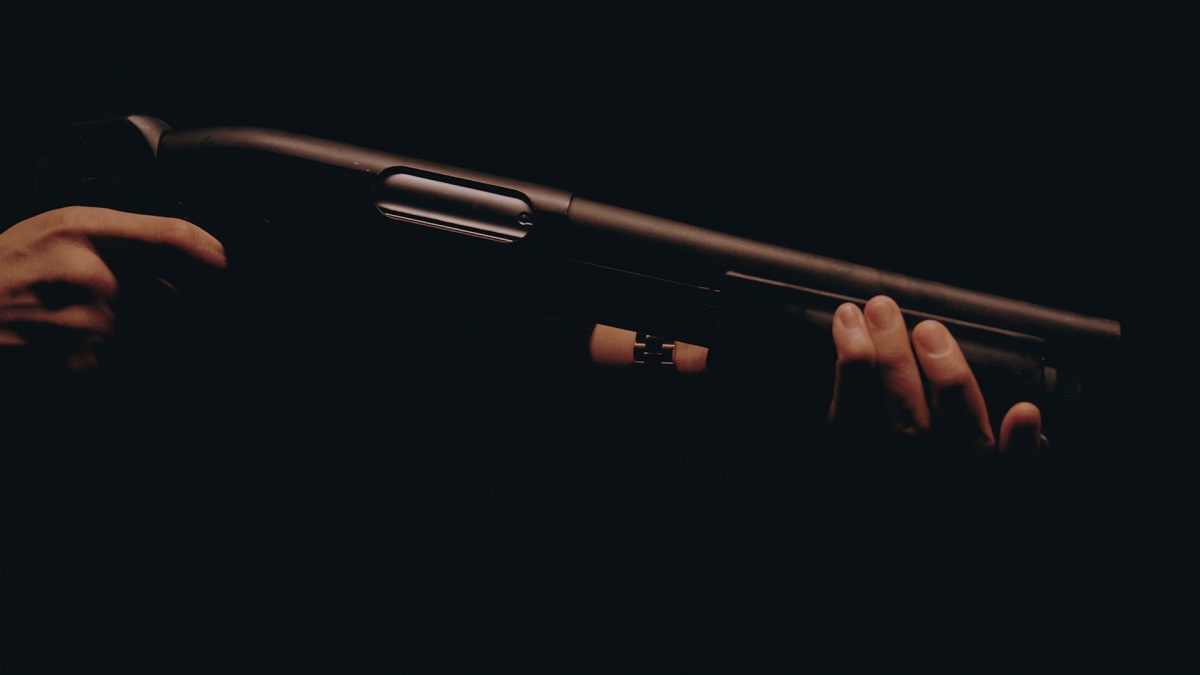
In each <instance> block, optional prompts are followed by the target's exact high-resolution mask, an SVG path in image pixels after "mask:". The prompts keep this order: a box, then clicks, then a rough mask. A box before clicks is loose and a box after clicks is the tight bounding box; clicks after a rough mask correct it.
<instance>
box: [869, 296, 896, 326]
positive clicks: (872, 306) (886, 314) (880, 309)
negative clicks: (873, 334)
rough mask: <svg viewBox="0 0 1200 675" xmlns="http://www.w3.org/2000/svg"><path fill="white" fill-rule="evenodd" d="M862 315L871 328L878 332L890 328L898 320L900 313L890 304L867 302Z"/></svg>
mask: <svg viewBox="0 0 1200 675" xmlns="http://www.w3.org/2000/svg"><path fill="white" fill-rule="evenodd" d="M864 314H866V316H867V321H868V322H869V323H870V324H871V326H873V327H874V328H877V329H879V330H887V329H889V328H891V327H892V326H893V325H895V323H896V321H897V320H898V319H899V318H900V312H899V311H898V310H897V308H896V306H895V305H893V304H892V303H890V302H868V303H867V309H866V311H865V312H864Z"/></svg>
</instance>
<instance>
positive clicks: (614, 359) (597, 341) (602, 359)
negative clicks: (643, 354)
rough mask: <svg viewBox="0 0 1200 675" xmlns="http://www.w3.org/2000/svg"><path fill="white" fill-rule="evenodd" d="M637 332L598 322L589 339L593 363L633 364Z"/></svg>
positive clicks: (603, 364)
mask: <svg viewBox="0 0 1200 675" xmlns="http://www.w3.org/2000/svg"><path fill="white" fill-rule="evenodd" d="M636 337H637V334H636V333H635V332H633V331H631V330H625V329H624V328H617V327H615V326H606V325H604V324H600V323H598V324H596V325H595V326H594V327H593V328H592V336H591V338H590V339H589V341H588V354H589V355H590V356H591V357H592V363H595V364H596V365H600V366H628V365H632V364H633V342H634V339H635V338H636Z"/></svg>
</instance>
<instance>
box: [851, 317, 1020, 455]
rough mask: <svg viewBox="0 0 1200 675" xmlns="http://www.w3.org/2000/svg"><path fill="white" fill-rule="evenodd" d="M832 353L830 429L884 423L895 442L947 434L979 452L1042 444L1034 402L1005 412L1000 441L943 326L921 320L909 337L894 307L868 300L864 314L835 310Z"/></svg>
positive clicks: (972, 378)
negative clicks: (834, 362)
mask: <svg viewBox="0 0 1200 675" xmlns="http://www.w3.org/2000/svg"><path fill="white" fill-rule="evenodd" d="M833 341H834V345H835V347H836V348H837V366H836V369H835V373H836V374H835V378H834V393H833V400H832V402H831V403H830V406H829V423H830V425H833V426H836V425H839V424H854V423H857V422H858V421H862V420H870V419H882V420H884V421H885V423H886V424H887V425H888V426H889V427H890V429H891V431H892V432H894V433H895V434H897V435H899V436H907V437H912V438H924V437H927V436H929V435H930V433H931V432H933V431H934V430H935V429H936V430H939V431H941V430H944V429H947V428H948V429H952V430H954V433H956V434H960V435H961V439H956V440H962V441H964V442H966V443H968V444H969V445H971V446H973V448H974V450H975V451H976V452H978V453H988V452H991V451H992V450H994V449H998V450H999V451H1000V452H1002V453H1007V452H1014V453H1021V452H1033V451H1036V450H1037V449H1038V448H1039V446H1040V444H1041V425H1042V417H1041V411H1040V410H1039V409H1038V407H1037V406H1035V405H1034V404H1032V403H1029V402H1027V401H1025V402H1020V403H1017V404H1015V405H1013V406H1012V407H1011V408H1009V410H1008V412H1007V413H1006V414H1005V416H1004V419H1003V420H1002V421H1001V423H1000V428H999V440H998V442H997V439H996V436H995V434H994V433H993V430H992V425H991V423H990V421H989V419H988V412H987V408H986V406H985V402H984V399H983V395H982V394H981V393H980V390H979V383H978V382H977V381H976V379H975V375H974V374H973V373H972V372H971V368H970V366H969V365H968V364H967V361H966V358H965V357H964V356H963V353H962V350H961V349H960V348H959V345H958V342H957V341H956V340H955V339H954V337H953V336H952V335H951V334H950V331H949V330H948V329H947V328H946V326H945V325H944V324H942V323H941V322H938V321H934V320H925V321H922V322H920V323H918V324H917V325H916V326H914V327H913V329H912V332H911V338H910V334H909V331H908V328H907V326H906V324H905V321H904V316H903V315H902V314H901V312H900V308H899V307H898V306H897V305H896V302H895V301H894V300H892V299H891V298H889V297H887V296H876V297H874V298H871V299H870V300H869V301H868V302H867V303H866V306H865V308H864V309H861V310H860V309H859V308H858V306H857V305H855V304H853V303H845V304H843V305H841V306H840V307H839V308H838V310H837V312H836V313H835V315H834V320H833Z"/></svg>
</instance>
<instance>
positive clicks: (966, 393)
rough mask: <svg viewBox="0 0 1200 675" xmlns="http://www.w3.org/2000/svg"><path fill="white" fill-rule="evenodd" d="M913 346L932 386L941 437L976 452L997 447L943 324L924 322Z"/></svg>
mask: <svg viewBox="0 0 1200 675" xmlns="http://www.w3.org/2000/svg"><path fill="white" fill-rule="evenodd" d="M912 340H913V346H914V347H915V349H916V353H917V358H919V359H920V362H921V369H922V370H923V371H924V372H925V377H926V379H927V380H928V382H929V399H930V402H931V405H932V407H933V418H934V420H933V423H934V425H935V427H936V428H937V430H938V433H939V435H942V436H945V437H949V438H951V439H953V440H954V441H955V442H957V441H958V440H959V439H960V438H961V439H962V441H963V442H965V443H967V444H968V445H969V446H970V447H971V448H972V449H973V450H975V451H976V452H980V453H983V452H989V451H990V450H991V449H992V448H993V446H994V445H995V438H994V436H993V435H992V426H991V423H990V422H989V420H988V413H987V406H986V405H985V402H984V399H983V393H982V392H981V391H980V390H979V382H978V381H976V379H975V374H974V373H973V372H971V367H970V365H968V364H967V359H966V357H964V356H963V353H962V349H961V348H959V346H958V341H957V340H955V339H954V337H953V336H952V335H950V331H949V330H948V329H947V328H946V326H945V325H943V324H942V323H941V322H940V321H934V320H932V319H929V320H925V321H922V322H921V323H919V324H917V325H916V326H915V327H914V328H913V332H912Z"/></svg>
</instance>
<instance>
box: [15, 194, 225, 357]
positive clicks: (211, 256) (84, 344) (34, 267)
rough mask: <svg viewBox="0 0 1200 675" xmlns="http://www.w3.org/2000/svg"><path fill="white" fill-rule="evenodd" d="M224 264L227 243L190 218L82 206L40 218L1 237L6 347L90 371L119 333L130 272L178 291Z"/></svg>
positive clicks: (18, 225) (51, 212) (64, 209)
mask: <svg viewBox="0 0 1200 675" xmlns="http://www.w3.org/2000/svg"><path fill="white" fill-rule="evenodd" d="M225 265H226V260H225V250H224V247H223V246H222V244H221V242H219V241H218V240H217V239H215V238H214V237H213V236H212V235H210V234H208V233H207V232H205V231H204V230H203V229H201V228H199V227H197V226H196V225H193V224H192V223H189V222H187V221H184V220H179V219H175V218H164V217H159V216H148V215H141V214H134V213H126V212H122V211H114V210H111V209H103V208H94V207H80V206H73V207H66V208H61V209H56V210H53V211H47V212H45V213H41V214H39V215H37V216H34V217H32V218H29V219H27V220H24V221H22V222H20V223H17V224H16V225H13V226H12V227H11V228H9V229H8V230H6V231H4V232H0V348H5V349H8V348H30V349H34V350H37V351H38V352H39V353H42V354H49V355H51V356H52V358H54V359H55V360H58V359H61V360H62V363H63V364H64V365H66V366H67V367H68V368H70V369H71V370H77V371H78V370H84V369H87V368H89V367H91V366H93V365H95V364H96V354H95V347H96V346H97V345H98V344H100V343H101V342H102V341H103V340H104V339H105V338H107V337H109V336H111V335H112V334H113V333H114V329H115V327H116V316H115V314H114V311H113V305H112V303H113V301H114V300H115V299H116V298H117V297H118V294H119V293H120V292H121V291H122V284H123V283H124V282H125V279H126V278H128V277H127V276H126V274H125V273H126V272H131V273H134V272H135V273H136V276H138V277H139V278H143V279H150V280H151V281H155V282H156V283H160V284H163V285H165V286H166V287H167V288H174V287H175V286H179V285H181V284H182V283H186V282H187V281H188V280H190V279H193V278H194V277H195V274H196V273H197V272H201V271H204V270H215V269H224V268H225Z"/></svg>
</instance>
